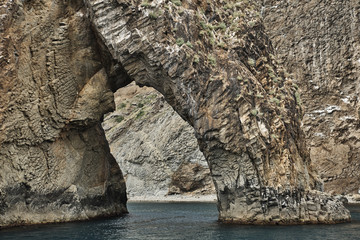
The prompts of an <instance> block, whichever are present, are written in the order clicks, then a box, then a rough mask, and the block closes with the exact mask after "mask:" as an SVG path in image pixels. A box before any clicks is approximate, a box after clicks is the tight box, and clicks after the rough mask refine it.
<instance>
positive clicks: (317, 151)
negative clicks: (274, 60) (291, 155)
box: [263, 0, 360, 194]
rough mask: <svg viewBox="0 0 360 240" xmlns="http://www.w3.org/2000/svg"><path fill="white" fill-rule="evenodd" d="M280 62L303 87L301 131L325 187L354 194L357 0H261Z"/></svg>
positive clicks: (358, 145) (358, 105) (359, 75)
mask: <svg viewBox="0 0 360 240" xmlns="http://www.w3.org/2000/svg"><path fill="white" fill-rule="evenodd" d="M263 16H264V23H265V26H266V29H267V31H268V33H269V36H270V38H271V39H272V42H273V45H274V47H275V49H276V53H277V56H278V57H279V61H280V62H281V63H283V64H284V65H285V66H286V68H287V70H288V71H289V73H291V74H292V75H293V76H294V78H295V79H296V80H297V81H296V83H297V84H298V85H299V87H300V89H301V90H302V101H303V104H302V105H303V108H304V112H305V115H304V119H303V124H304V126H303V129H304V130H305V133H306V138H307V143H308V145H309V146H310V154H311V159H312V161H313V165H314V167H315V168H316V169H317V171H318V172H319V173H320V176H321V178H322V179H323V180H324V182H325V191H331V192H333V193H337V194H342V193H346V194H349V193H357V192H358V190H359V180H360V179H359V177H360V171H359V170H360V112H359V109H360V101H359V100H360V99H359V96H360V28H359V25H360V2H359V1H334V0H327V1H317V0H308V1H291V2H290V1H273V0H266V1H264V9H263Z"/></svg>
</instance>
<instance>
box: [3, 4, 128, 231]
mask: <svg viewBox="0 0 360 240" xmlns="http://www.w3.org/2000/svg"><path fill="white" fill-rule="evenodd" d="M0 6H1V7H0V13H1V15H0V16H1V21H0V24H1V26H0V39H1V43H0V69H1V71H0V79H1V80H0V227H2V226H12V225H20V224H33V223H46V222H59V221H73V220H82V219H89V218H93V217H98V216H110V215H118V214H121V213H124V212H126V206H125V203H126V195H125V194H126V193H125V183H124V180H123V177H122V173H121V171H120V169H119V167H118V165H117V164H116V161H115V159H114V158H113V157H112V156H111V154H110V151H109V147H108V143H107V141H106V139H105V135H104V131H103V130H102V128H101V125H100V121H101V118H102V115H103V114H104V113H105V112H108V111H110V110H112V109H113V108H114V103H113V94H112V92H111V91H110V89H109V86H108V85H109V84H108V83H107V78H108V77H107V74H106V72H105V70H104V68H103V66H102V62H101V56H100V54H99V52H98V50H97V45H96V39H95V36H94V35H93V33H92V32H91V29H90V22H89V20H88V19H87V18H86V15H85V14H86V12H85V9H84V6H83V4H82V2H81V1H71V2H70V1H69V2H63V1H55V2H54V1H24V2H23V3H21V2H15V1H0Z"/></svg>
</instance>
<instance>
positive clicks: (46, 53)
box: [0, 0, 350, 226]
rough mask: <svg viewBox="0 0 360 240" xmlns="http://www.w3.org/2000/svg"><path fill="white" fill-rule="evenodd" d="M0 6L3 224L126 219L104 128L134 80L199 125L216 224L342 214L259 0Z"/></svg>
mask: <svg viewBox="0 0 360 240" xmlns="http://www.w3.org/2000/svg"><path fill="white" fill-rule="evenodd" d="M83 3H84V4H85V6H86V7H85V8H84V6H83ZM0 6H1V9H0V11H1V12H0V13H1V14H0V17H1V22H0V24H1V25H0V35H1V38H0V39H1V44H0V66H1V72H0V74H1V75H0V79H1V85H0V93H1V94H0V98H1V99H0V100H1V101H0V131H1V132H0V145H1V146H0V164H1V165H0V173H1V175H0V211H1V215H0V226H10V225H19V224H30V223H45V222H57V221H70V220H81V219H88V218H92V217H96V216H108V215H116V214H121V213H123V212H126V207H125V203H126V195H125V191H126V190H125V185H124V180H123V177H122V173H121V171H120V169H119V167H118V165H117V164H116V162H115V159H114V158H113V157H112V155H111V154H110V151H109V148H108V146H107V141H106V139H105V136H104V132H103V130H102V128H101V126H100V122H101V121H102V116H103V114H104V113H106V112H108V111H110V110H112V109H113V108H114V104H113V94H112V92H111V90H112V91H116V90H117V89H118V88H120V87H123V86H124V85H126V84H127V83H129V82H131V81H135V82H136V83H137V84H138V85H146V86H151V87H154V88H155V89H156V90H158V91H159V92H160V93H161V94H162V95H163V96H164V99H165V100H166V101H167V102H168V103H169V104H170V105H171V106H172V107H173V108H174V110H175V111H176V112H177V113H178V114H179V115H180V116H181V117H182V118H183V119H184V120H186V121H187V122H188V123H189V124H190V125H191V126H192V127H193V128H194V132H195V135H196V138H197V140H198V143H199V146H200V150H201V151H202V152H203V154H204V156H205V158H206V160H207V162H208V165H209V168H210V173H211V175H212V178H213V181H214V184H215V188H216V192H217V197H218V209H219V220H221V221H224V222H237V223H245V224H301V223H336V222H345V221H348V220H349V219H350V215H349V212H348V211H347V210H346V209H345V208H344V206H343V205H342V203H341V202H340V201H338V200H336V199H334V198H332V197H331V196H329V195H327V194H325V193H323V192H320V191H319V190H321V189H322V184H321V182H320V178H319V177H318V175H317V174H316V172H315V171H314V169H313V168H312V165H311V161H310V154H309V151H308V149H307V147H306V144H305V137H304V134H303V132H302V130H301V129H300V119H301V118H302V107H301V102H300V97H299V93H298V92H297V86H296V85H295V84H294V79H293V78H292V77H290V76H287V74H286V71H285V70H284V68H283V67H282V66H283V65H282V64H281V63H277V62H276V56H274V54H275V51H274V49H273V47H272V44H271V42H270V40H269V38H268V37H267V33H266V32H265V28H264V25H263V22H262V19H261V18H260V16H261V10H263V8H262V6H261V5H260V4H258V3H257V2H256V1H222V0H218V1H203V0H197V1H190V0H183V1H181V2H179V1H165V0H153V1H139V0H137V1H135V0H122V1H120V0H111V1H110V0H104V1H103V0H84V1H80V0H79V1H50V0H42V1H11V0H8V1H1V2H0ZM89 19H90V21H91V26H90V23H89V21H88V20H89ZM91 29H92V30H93V31H94V33H95V36H96V37H95V36H94V35H93V34H92V32H91ZM110 89H111V90H110ZM144 114H146V113H142V114H140V115H139V116H138V118H141V117H142V116H144ZM119 121H120V120H119ZM159 171H162V170H161V169H160V170H159ZM182 175H183V174H182V173H181V172H180V173H179V174H178V176H177V177H175V178H174V186H177V185H176V184H177V182H179V180H178V179H181V177H182ZM177 187H178V188H179V189H180V190H181V187H179V186H177ZM184 187H185V189H186V188H191V186H188V185H184ZM174 189H175V188H174Z"/></svg>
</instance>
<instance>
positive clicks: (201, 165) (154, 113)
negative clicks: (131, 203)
mask: <svg viewBox="0 0 360 240" xmlns="http://www.w3.org/2000/svg"><path fill="white" fill-rule="evenodd" d="M115 103H116V110H115V111H114V112H113V113H111V114H109V115H108V116H106V117H105V118H104V123H103V127H104V130H105V134H106V138H107V139H108V141H109V145H110V150H111V153H112V154H113V156H114V157H115V159H116V160H117V162H118V163H119V165H120V167H121V170H122V172H123V174H124V177H125V179H126V189H127V193H128V197H129V199H130V200H131V199H133V198H134V199H140V198H141V199H151V198H152V197H158V198H161V197H163V196H165V195H172V194H181V195H187V196H199V195H204V194H210V193H215V189H214V185H213V183H212V179H211V176H210V170H209V167H208V165H207V163H206V160H205V158H204V156H203V154H202V153H201V152H200V150H199V147H198V143H197V141H196V138H195V135H194V130H193V128H192V127H191V126H189V124H188V123H187V122H185V121H184V120H183V119H181V117H180V116H179V115H178V114H177V113H176V112H175V111H174V110H173V109H172V108H171V107H170V106H169V105H168V104H167V103H166V101H165V100H164V98H163V97H162V96H161V95H160V94H159V93H158V92H157V91H156V90H154V89H152V88H147V87H143V88H140V87H138V86H136V85H135V84H131V85H128V86H126V87H124V88H121V89H119V90H118V91H117V92H116V93H115Z"/></svg>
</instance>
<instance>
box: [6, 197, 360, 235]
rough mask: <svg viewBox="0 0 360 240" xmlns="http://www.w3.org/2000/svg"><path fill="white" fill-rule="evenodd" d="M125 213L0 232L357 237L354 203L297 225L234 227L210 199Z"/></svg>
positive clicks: (359, 215)
mask: <svg viewBox="0 0 360 240" xmlns="http://www.w3.org/2000/svg"><path fill="white" fill-rule="evenodd" d="M128 209H129V211H130V214H129V215H127V216H124V217H120V218H112V219H105V220H104V219H103V220H95V221H89V222H77V223H64V224H51V225H43V226H27V227H20V228H14V229H7V230H2V231H0V240H8V239H12V240H13V239H29V240H35V239H71V240H80V239H148V240H151V239H156V240H157V239H216V240H220V239H224V240H225V239H226V240H229V239H257V240H262V239H264V240H265V239H266V240H269V239H277V240H278V239H279V240H282V239H284V240H285V239H286V240H292V239H301V240H304V239H321V240H323V239H327V240H339V239H360V206H350V207H349V209H350V210H351V215H352V218H353V221H352V223H347V224H337V225H303V226H240V225H226V224H221V223H219V222H217V214H218V213H217V209H216V205H215V204H213V203H129V204H128Z"/></svg>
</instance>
